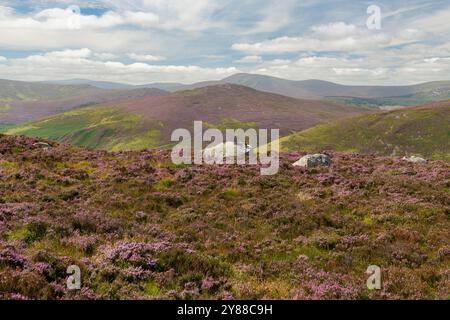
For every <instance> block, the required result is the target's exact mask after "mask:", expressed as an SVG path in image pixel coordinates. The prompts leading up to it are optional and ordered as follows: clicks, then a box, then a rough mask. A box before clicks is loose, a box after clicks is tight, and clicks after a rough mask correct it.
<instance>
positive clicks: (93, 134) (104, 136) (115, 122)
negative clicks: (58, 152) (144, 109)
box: [0, 107, 162, 151]
mask: <svg viewBox="0 0 450 320" xmlns="http://www.w3.org/2000/svg"><path fill="white" fill-rule="evenodd" d="M161 126H162V125H161V124H159V123H157V122H154V121H150V120H144V119H143V118H142V117H141V116H140V115H138V114H133V113H126V112H124V111H121V110H119V109H116V108H113V107H87V108H79V109H75V110H72V111H68V112H64V113H61V114H57V115H54V116H50V117H47V118H44V119H41V120H38V121H34V122H29V123H26V124H23V125H19V126H14V127H11V126H10V127H9V128H6V129H4V130H3V131H4V132H5V133H6V134H14V135H25V136H35V137H42V138H46V139H51V140H56V141H62V142H68V143H71V144H74V145H79V146H87V147H91V148H97V149H104V150H111V151H116V150H139V149H145V148H152V147H156V146H159V135H160V128H161ZM0 130H2V128H1V127H0Z"/></svg>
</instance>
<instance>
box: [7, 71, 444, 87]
mask: <svg viewBox="0 0 450 320" xmlns="http://www.w3.org/2000/svg"><path fill="white" fill-rule="evenodd" d="M238 75H247V76H262V77H270V78H275V79H280V80H288V81H295V82H308V81H319V82H327V83H332V84H337V85H340V86H349V87H350V86H353V87H409V86H417V85H424V84H429V83H439V82H450V79H448V80H447V79H441V80H433V81H426V82H417V83H411V84H387V85H383V84H374V85H370V84H366V83H361V84H345V83H339V82H335V81H329V80H323V79H314V78H311V79H302V80H295V79H287V78H281V77H275V76H269V75H265V74H258V73H245V72H238V73H235V74H232V75H230V76H227V77H224V78H218V79H212V80H204V81H198V82H186V83H183V82H177V81H167V82H165V81H161V82H159V81H158V82H149V83H147V82H146V83H136V84H134V83H129V82H120V81H109V80H95V79H87V78H67V79H49V80H35V81H29V80H16V79H7V78H0V80H4V81H18V82H29V83H45V84H55V85H91V84H89V83H82V84H65V83H63V82H66V81H86V82H104V83H110V84H115V85H125V86H130V87H139V86H146V85H152V84H174V85H178V84H179V85H187V86H189V85H195V84H199V83H202V82H220V81H224V80H226V79H228V78H230V77H233V76H238ZM58 82H60V83H58ZM214 85H220V83H218V84H212V85H211V86H214ZM234 85H239V84H234ZM241 86H245V85H241Z"/></svg>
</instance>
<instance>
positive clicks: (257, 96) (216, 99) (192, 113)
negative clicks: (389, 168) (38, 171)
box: [0, 84, 367, 150]
mask: <svg viewBox="0 0 450 320" xmlns="http://www.w3.org/2000/svg"><path fill="white" fill-rule="evenodd" d="M363 112H367V111H366V110H365V109H363V108H359V107H349V106H343V105H339V104H336V103H332V102H323V101H312V100H298V99H293V98H289V97H284V96H280V95H276V94H271V93H266V92H260V91H257V90H254V89H250V88H247V87H243V86H236V85H230V84H225V85H218V86H212V87H205V88H199V89H195V90H188V91H180V92H176V93H174V94H171V95H163V96H147V97H144V98H140V99H127V100H123V101H120V102H114V103H111V104H101V105H99V106H94V107H88V108H79V109H76V110H72V111H69V112H65V113H61V114H58V115H54V116H50V117H47V118H44V119H40V120H37V121H33V122H29V123H25V124H22V125H18V126H15V127H12V128H11V127H9V128H5V129H4V131H5V132H6V133H8V134H20V135H27V136H39V137H44V138H48V139H52V140H58V141H64V142H70V143H73V144H76V145H84V146H89V147H94V148H100V149H106V150H138V149H143V148H150V147H155V146H164V145H167V144H168V143H170V136H171V133H172V131H173V130H175V129H177V128H187V129H191V128H192V126H193V122H194V121H195V120H202V121H204V124H205V128H206V127H217V128H224V127H230V126H231V128H235V127H236V128H240V127H243V128H248V127H253V128H267V129H270V128H279V129H280V132H281V134H284V135H285V134H289V133H291V132H293V131H298V130H303V129H306V128H309V127H312V126H314V125H317V124H319V123H322V122H326V121H331V120H335V119H339V118H343V117H348V116H352V115H356V114H361V113H363ZM0 130H1V128H0Z"/></svg>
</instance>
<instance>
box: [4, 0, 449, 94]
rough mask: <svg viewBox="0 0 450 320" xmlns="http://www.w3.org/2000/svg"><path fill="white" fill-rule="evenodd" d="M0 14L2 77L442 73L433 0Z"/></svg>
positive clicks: (62, 5)
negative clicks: (406, 2) (431, 0)
mask: <svg viewBox="0 0 450 320" xmlns="http://www.w3.org/2000/svg"><path fill="white" fill-rule="evenodd" d="M377 14H378V16H377ZM0 17H1V18H2V19H1V21H0V30H2V32H0V75H1V77H2V78H8V79H11V80H20V81H53V80H55V79H60V80H70V79H90V80H92V81H107V82H117V83H125V84H133V85H138V84H148V83H168V82H172V83H173V82H177V83H182V84H192V83H197V82H202V81H214V80H218V79H219V80H220V79H223V78H226V77H228V76H231V75H234V74H236V73H247V74H261V75H266V76H273V77H278V78H282V79H288V80H295V81H301V80H309V79H320V80H322V81H329V82H333V83H338V84H343V85H366V86H368V85H377V86H395V85H397V86H398V85H402V86H405V85H412V84H420V83H427V82H432V81H446V80H450V78H449V74H450V26H449V25H448V23H446V22H447V21H448V20H449V18H450V4H448V3H446V2H445V1H443V0H438V1H433V3H429V2H427V1H423V0H413V1H409V2H408V4H405V3H404V2H403V1H400V0H395V1H387V0H382V1H377V2H369V1H364V2H359V3H355V2H353V1H349V0H343V1H339V2H338V3H336V2H333V1H330V0H326V1H316V0H310V1H305V2H301V3H299V1H295V0H287V1H283V3H279V2H277V1H273V0H264V1H263V2H261V1H254V0H246V1H237V0H226V1H215V0H199V1H196V3H195V5H193V4H189V3H187V2H186V1H180V0H174V1H170V2H168V1H147V0H137V1H117V0H112V1H103V0H97V1H84V0H81V1H75V2H68V1H63V0H40V1H30V0H25V1H21V2H20V3H18V2H16V1H10V0H1V1H0ZM377 19H378V20H379V21H378V20H377Z"/></svg>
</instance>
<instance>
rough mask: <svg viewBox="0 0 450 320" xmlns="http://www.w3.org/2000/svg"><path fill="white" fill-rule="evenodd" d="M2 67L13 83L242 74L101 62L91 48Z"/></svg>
mask: <svg viewBox="0 0 450 320" xmlns="http://www.w3.org/2000/svg"><path fill="white" fill-rule="evenodd" d="M9 62H10V63H9V64H8V65H0V73H1V74H2V76H4V77H7V78H9V79H20V80H29V81H39V80H49V79H71V78H87V79H98V80H105V81H115V82H127V83H134V84H144V83H150V82H161V81H171V82H174V81H177V82H184V83H192V82H197V81H206V80H215V79H218V78H224V77H227V76H230V75H232V74H234V73H237V72H240V70H238V69H236V68H234V67H221V68H205V67H200V66H196V65H152V64H148V63H143V62H135V63H131V64H126V63H123V62H120V61H106V62H105V61H100V60H96V59H95V54H94V53H93V52H92V50H90V49H88V48H83V49H79V50H70V49H66V50H61V51H52V52H47V53H44V54H37V55H30V56H27V57H25V58H16V59H10V60H9Z"/></svg>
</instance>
